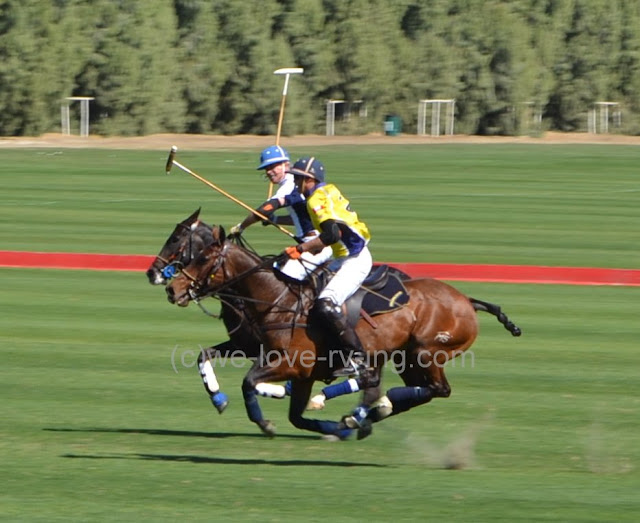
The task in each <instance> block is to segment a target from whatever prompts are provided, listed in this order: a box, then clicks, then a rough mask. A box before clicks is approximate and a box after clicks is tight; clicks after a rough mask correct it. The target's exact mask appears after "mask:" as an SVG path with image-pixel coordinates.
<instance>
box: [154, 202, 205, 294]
mask: <svg viewBox="0 0 640 523" xmlns="http://www.w3.org/2000/svg"><path fill="white" fill-rule="evenodd" d="M199 215H200V209H198V210H196V211H195V212H194V213H193V214H192V215H191V216H189V217H188V218H186V219H185V220H183V221H181V222H180V223H178V224H177V225H176V228H175V229H174V230H173V232H172V233H171V235H170V236H169V237H168V238H167V241H166V242H165V244H164V245H163V246H162V249H161V250H160V252H159V253H158V256H156V258H155V260H153V263H152V264H151V265H150V266H149V268H148V269H147V278H148V279H149V283H151V284H152V285H165V284H166V283H167V281H169V280H170V279H171V278H172V277H173V276H174V275H175V273H176V272H177V271H179V270H180V269H181V268H183V267H185V266H187V265H188V264H189V263H191V261H192V260H193V259H195V258H196V257H197V256H198V254H200V252H202V250H203V249H204V248H205V247H206V246H207V245H209V244H210V243H211V242H212V233H211V227H209V226H208V225H207V224H205V223H203V222H202V221H200V220H199V219H198V216H199Z"/></svg>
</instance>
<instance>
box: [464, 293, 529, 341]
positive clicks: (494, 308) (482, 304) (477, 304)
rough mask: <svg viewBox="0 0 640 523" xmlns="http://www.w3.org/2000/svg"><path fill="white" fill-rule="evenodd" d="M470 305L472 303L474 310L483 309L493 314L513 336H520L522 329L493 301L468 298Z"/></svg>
mask: <svg viewBox="0 0 640 523" xmlns="http://www.w3.org/2000/svg"><path fill="white" fill-rule="evenodd" d="M469 301H470V302H471V305H473V308H474V310H476V311H484V312H488V313H489V314H493V315H494V316H495V317H496V318H498V321H499V322H500V323H502V325H504V328H505V329H507V330H508V331H509V332H510V333H511V334H512V335H513V336H520V335H521V334H522V331H521V330H520V327H518V326H517V325H516V324H514V323H513V322H512V321H511V320H510V319H509V318H508V317H507V315H506V314H505V313H504V312H502V310H501V309H500V306H499V305H495V304H493V303H489V302H486V301H480V300H476V299H475V298H469Z"/></svg>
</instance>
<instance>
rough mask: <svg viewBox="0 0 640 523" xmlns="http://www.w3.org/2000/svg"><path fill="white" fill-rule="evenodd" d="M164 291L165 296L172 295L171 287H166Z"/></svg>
mask: <svg viewBox="0 0 640 523" xmlns="http://www.w3.org/2000/svg"><path fill="white" fill-rule="evenodd" d="M166 291H167V295H169V296H173V295H174V291H173V287H166Z"/></svg>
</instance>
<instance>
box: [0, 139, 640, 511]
mask: <svg viewBox="0 0 640 523" xmlns="http://www.w3.org/2000/svg"><path fill="white" fill-rule="evenodd" d="M178 145H179V144H178ZM53 152H56V151H36V150H20V151H18V150H3V152H2V154H3V166H4V169H3V205H2V207H1V211H0V212H1V213H2V214H1V215H0V217H1V219H2V224H3V225H2V227H3V228H2V231H3V234H2V237H3V245H2V249H28V250H43V251H67V250H68V251H75V252H111V253H136V254H154V253H156V252H157V251H158V249H159V247H160V244H161V243H162V242H163V241H164V239H165V237H166V235H167V234H168V232H169V230H170V229H171V227H172V225H173V224H174V223H175V222H176V221H179V220H180V219H182V218H184V217H186V215H187V214H188V213H189V212H190V211H192V210H193V209H194V208H196V207H197V206H199V205H202V206H203V217H204V218H205V220H207V221H209V222H219V223H223V224H225V225H232V224H234V223H236V222H237V221H239V219H240V218H241V217H242V216H243V214H244V213H243V212H242V211H241V210H239V209H238V208H236V207H235V206H234V205H233V204H232V203H231V202H227V201H226V200H224V199H223V198H221V197H220V196H219V195H217V194H215V193H213V192H210V191H209V190H208V189H206V188H205V187H204V186H202V185H201V184H199V182H197V181H196V180H193V179H191V178H189V177H187V175H184V174H180V175H179V174H178V173H176V174H175V176H174V177H171V178H168V177H166V176H165V175H164V174H163V173H162V171H163V168H164V161H165V159H166V155H165V154H164V153H157V152H141V151H136V152H131V151H127V152H124V151H81V150H64V151H62V152H59V153H58V152H56V153H57V154H52V153H53ZM305 152H306V151H302V150H300V151H296V150H294V151H292V153H293V154H294V155H296V154H300V155H301V154H304V153H305ZM314 152H316V151H314ZM321 153H322V159H323V160H325V163H326V165H327V167H328V170H329V173H335V176H336V178H338V177H339V179H338V180H336V181H337V182H338V183H339V185H340V186H341V187H342V188H343V189H344V192H345V193H346V194H347V196H349V197H350V198H351V199H352V200H353V202H354V206H355V207H356V208H357V210H358V211H360V214H361V215H362V216H363V218H364V219H365V220H366V221H367V222H368V223H369V224H370V225H371V228H372V230H373V232H374V242H375V243H374V245H373V246H372V247H373V250H374V253H375V256H376V258H377V259H386V260H393V261H440V262H465V263H474V262H489V263H516V264H517V263H522V264H535V263H542V264H545V265H577V266H609V267H631V268H637V267H638V266H639V263H638V262H639V255H638V249H637V245H638V241H637V240H638V216H639V214H640V211H638V209H639V208H640V207H638V203H639V202H638V198H639V196H638V179H637V174H636V173H637V164H638V162H637V160H638V157H639V156H640V154H639V153H638V151H637V149H635V148H631V147H615V146H612V147H598V146H588V147H587V146H584V147H579V146H574V147H564V146H563V147H560V146H548V147H546V146H540V147H538V146H504V147H503V146H497V147H484V146H474V147H470V146H444V145H443V146H425V147H405V146H398V147H388V148H386V147H385V148H377V149H368V150H364V149H362V148H358V149H356V148H346V147H344V148H326V149H322V148H321V149H320V150H319V151H318V152H317V154H318V155H319V156H320V154H321ZM255 156H256V152H255V151H240V152H237V151H234V152H215V153H213V152H212V153H203V152H198V153H195V152H193V153H192V152H184V153H182V152H181V159H182V161H183V162H184V163H185V164H187V165H188V166H190V167H191V168H192V169H195V170H196V171H197V172H199V173H201V174H203V175H205V176H207V177H209V178H210V179H211V180H212V181H214V182H216V183H219V184H220V185H221V186H222V187H223V188H224V189H226V190H228V191H231V192H233V193H234V194H237V195H238V196H240V197H242V198H244V199H246V200H247V201H248V202H249V203H251V204H258V203H260V199H261V198H262V197H263V195H264V193H265V190H266V184H264V183H262V182H261V181H260V178H259V175H258V174H257V173H255V171H254V170H253V167H254V164H255ZM391 173H392V174H391ZM247 235H248V236H249V238H250V239H251V241H252V242H253V243H254V244H255V245H257V246H259V247H260V248H262V249H268V250H271V251H272V252H273V251H274V250H275V249H276V248H277V246H282V245H285V244H286V243H287V242H286V238H282V239H281V238H280V236H279V235H278V233H277V232H275V231H270V230H265V229H263V228H262V227H259V226H257V227H254V228H253V229H250V230H249V232H248V233H247ZM0 275H1V277H2V282H3V290H2V293H0V305H1V310H2V314H1V315H0V343H1V344H0V347H1V348H0V357H1V358H2V359H1V361H2V365H1V366H0V391H1V397H2V418H1V419H2V423H1V424H0V463H1V464H2V466H1V467H0V480H1V484H2V489H1V490H0V519H2V520H6V521H111V520H117V521H177V520H180V521H204V520H218V521H325V520H328V519H330V520H335V521H362V520H369V521H390V520H396V521H425V520H426V521H432V520H440V521H576V522H578V521H594V522H595V521H598V522H601V521H636V520H637V514H638V513H639V512H640V501H638V496H637V487H638V485H639V484H640V471H639V468H640V450H639V449H640V437H639V434H640V421H639V420H640V399H639V398H640V384H639V382H638V379H637V367H638V350H637V340H638V337H639V336H638V335H639V328H638V320H637V318H638V317H639V315H640V288H625V287H579V286H552V285H506V284H491V283H484V284H481V283H457V284H455V285H456V287H458V288H459V289H461V290H462V291H463V292H465V293H467V294H469V295H472V296H474V297H477V298H480V299H484V300H488V301H494V302H497V303H499V304H501V305H502V306H503V308H504V310H505V311H506V312H507V314H509V316H510V318H511V319H512V320H514V321H515V322H516V323H517V324H518V325H519V326H521V327H522V329H523V332H524V334H523V336H522V337H521V338H518V339H516V338H513V337H511V336H510V335H509V334H508V333H507V332H506V331H505V330H504V329H503V328H502V326H501V325H500V324H499V323H498V322H497V321H495V318H493V317H492V316H489V315H486V314H484V315H481V333H480V337H479V338H478V341H477V342H476V344H475V345H474V346H473V348H472V353H470V354H471V355H472V358H467V359H465V362H464V365H462V363H461V361H460V360H456V362H455V363H456V364H455V365H453V364H451V363H450V364H449V368H448V370H447V375H448V376H449V380H450V382H451V385H452V388H453V394H452V396H451V397H450V398H448V399H439V400H435V401H434V402H432V403H431V404H429V405H426V406H423V407H420V408H418V409H415V410H414V411H411V412H409V413H406V414H403V415H402V416H399V417H396V418H392V419H389V420H387V421H385V422H383V423H382V424H380V425H378V426H376V427H375V431H374V434H373V436H372V437H370V438H369V439H367V440H364V441H361V442H357V441H347V442H341V443H328V442H324V441H321V440H320V439H319V438H318V437H317V436H316V435H314V434H311V433H305V432H301V431H297V430H295V429H294V428H293V427H292V426H290V425H289V424H288V422H287V420H286V404H285V403H284V402H280V401H276V400H267V399H263V400H261V403H262V406H263V409H264V411H265V413H266V414H267V416H268V417H270V418H271V419H272V420H274V421H275V422H276V424H277V426H278V433H279V435H278V436H277V437H276V438H275V439H274V440H269V439H267V438H265V437H264V436H262V435H261V434H260V433H259V431H258V430H257V428H256V427H254V426H253V425H252V424H250V423H249V422H248V421H247V420H246V416H245V413H244V408H243V406H242V400H241V393H240V388H239V385H240V381H241V378H242V376H243V374H244V372H246V370H247V369H248V367H247V366H245V367H244V368H234V367H231V366H227V367H226V368H225V369H223V370H221V372H220V378H221V383H222V385H223V389H224V390H225V391H226V392H227V393H228V394H229V395H230V397H231V404H230V406H229V408H228V410H227V411H226V412H225V413H224V414H223V415H222V416H220V415H218V414H217V413H216V411H215V410H214V409H213V407H212V406H211V405H210V403H209V401H208V399H207V397H206V396H205V394H204V390H203V388H202V385H201V383H200V379H199V376H198V374H197V371H196V370H195V368H194V366H193V364H194V360H195V353H196V352H197V351H198V349H199V347H200V346H203V345H209V344H213V343H216V342H219V341H222V340H223V339H224V333H223V329H222V327H221V326H220V324H219V322H217V321H215V320H212V319H209V318H207V317H205V316H204V315H203V314H202V313H201V312H200V311H199V310H198V309H196V308H191V307H190V308H188V309H178V308H176V307H172V306H171V305H169V304H168V303H167V302H166V300H165V298H164V293H163V290H162V289H161V288H157V287H156V288H154V287H151V286H150V285H148V284H147V283H146V279H145V277H144V275H143V274H141V273H120V272H89V271H55V270H28V269H0ZM211 307H212V308H216V307H215V306H214V305H212V306H211ZM397 384H399V380H398V378H397V376H395V375H394V374H393V373H392V372H388V373H387V375H386V377H385V386H387V387H391V386H394V385H397ZM318 388H319V386H318ZM354 401H355V398H349V397H347V398H340V399H337V400H334V402H332V403H331V404H329V406H328V409H327V411H326V412H325V413H322V414H319V415H318V416H322V417H327V418H330V419H337V418H338V417H339V416H341V415H342V414H344V413H346V412H347V411H348V410H349V409H350V408H351V407H352V406H353V402H354ZM451 465H458V466H460V467H462V469H461V470H452V469H450V468H448V467H450V466H451Z"/></svg>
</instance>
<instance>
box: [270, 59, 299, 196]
mask: <svg viewBox="0 0 640 523" xmlns="http://www.w3.org/2000/svg"><path fill="white" fill-rule="evenodd" d="M302 73H304V69H303V68H302V67H285V68H283V69H276V70H275V71H274V72H273V74H277V75H284V87H283V88H282V100H281V101H280V116H279V117H278V128H277V130H276V145H280V132H281V131H282V121H283V120H284V103H285V100H286V99H287V89H288V88H289V76H291V75H292V74H302ZM272 193H273V183H271V182H269V193H268V195H267V199H269V198H271V194H272Z"/></svg>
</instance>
